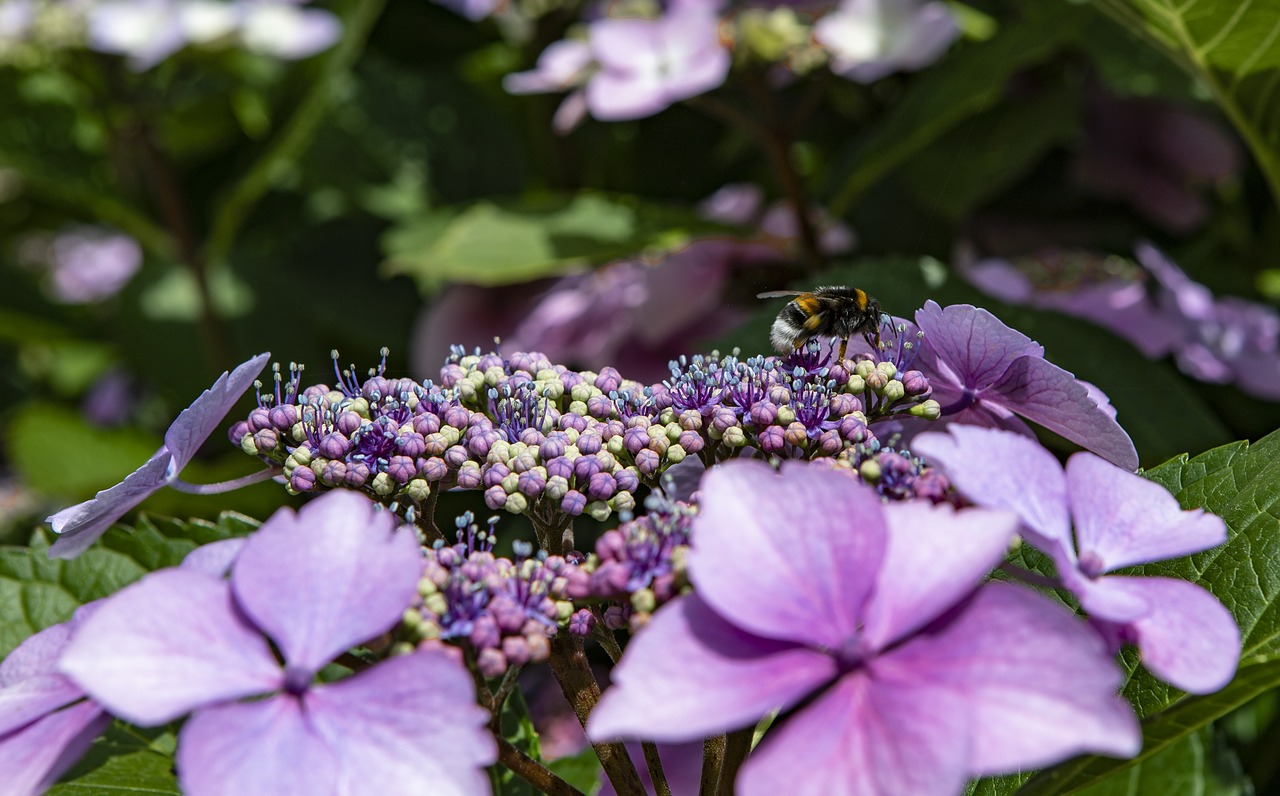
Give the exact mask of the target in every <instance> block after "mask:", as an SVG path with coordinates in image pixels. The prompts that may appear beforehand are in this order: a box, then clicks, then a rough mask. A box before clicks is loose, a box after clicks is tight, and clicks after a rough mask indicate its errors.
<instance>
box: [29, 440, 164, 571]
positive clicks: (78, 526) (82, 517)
mask: <svg viewBox="0 0 1280 796" xmlns="http://www.w3.org/2000/svg"><path fill="white" fill-rule="evenodd" d="M172 463H173V457H172V456H171V455H169V451H168V450H166V449H165V448H161V449H160V450H159V451H157V452H156V454H155V455H154V456H152V457H151V458H150V459H147V461H146V463H145V464H143V465H142V466H141V467H139V468H138V469H136V470H134V471H133V472H132V473H129V475H127V476H125V479H124V480H123V481H121V482H120V483H118V484H116V485H115V486H113V487H111V488H109V489H104V490H102V491H101V492H99V493H98V494H97V495H94V496H93V498H92V499H90V500H86V501H85V502H83V503H79V504H77V505H75V506H72V507H70V508H66V509H63V510H62V511H59V512H58V513H57V514H54V515H53V516H51V517H48V518H47V520H48V522H50V523H51V524H52V525H53V530H54V533H57V534H59V536H58V539H57V540H56V541H55V542H54V543H53V546H52V547H50V548H49V556H50V558H75V557H76V556H78V555H80V554H81V553H83V552H84V551H85V550H88V549H89V546H90V545H92V544H93V543H94V542H96V541H97V540H98V537H99V536H102V534H104V533H106V532H107V529H108V528H110V527H111V526H112V524H113V523H115V522H116V521H117V520H119V519H120V518H121V517H123V516H124V515H125V514H127V513H128V512H129V511H130V510H131V509H133V507H134V506H137V505H138V504H139V503H141V502H142V501H144V500H146V499H147V498H148V497H149V496H150V495H151V493H152V492H155V491H156V490H157V489H159V488H160V487H162V486H164V485H165V484H167V483H169V476H168V473H169V466H170V465H171V464H172Z"/></svg>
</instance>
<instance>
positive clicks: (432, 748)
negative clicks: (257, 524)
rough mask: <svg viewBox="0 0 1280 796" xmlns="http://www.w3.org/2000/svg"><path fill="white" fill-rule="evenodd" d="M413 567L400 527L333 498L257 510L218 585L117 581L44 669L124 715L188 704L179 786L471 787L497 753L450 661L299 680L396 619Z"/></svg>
mask: <svg viewBox="0 0 1280 796" xmlns="http://www.w3.org/2000/svg"><path fill="white" fill-rule="evenodd" d="M421 567H422V556H421V552H420V549H419V547H418V541H417V538H416V536H415V535H414V533H413V531H412V529H410V528H402V529H400V530H396V519H395V517H394V516H393V515H392V514H391V513H390V512H387V511H385V510H382V509H380V508H379V507H377V506H376V505H375V504H373V503H372V502H370V501H369V500H368V499H367V498H364V497H362V496H359V495H356V494H353V493H351V492H332V493H329V494H326V495H324V496H322V497H319V498H317V499H316V500H314V501H312V502H311V503H308V504H307V505H306V506H304V507H303V508H302V509H301V510H300V511H299V512H297V513H296V514H295V513H294V512H293V511H291V510H289V509H281V510H280V511H279V512H277V513H276V514H275V515H273V516H272V517H271V519H269V520H268V521H267V522H266V523H265V524H264V525H263V526H262V528H261V529H259V530H258V532H257V533H255V534H254V535H253V536H251V537H250V538H249V540H248V542H246V543H245V545H244V548H243V550H241V551H240V554H239V557H237V558H236V559H235V563H234V564H233V566H232V572H231V578H230V580H224V579H222V578H219V577H212V576H210V575H208V574H206V573H204V572H201V571H198V570H196V569H182V568H178V569H168V570H162V571H160V572H156V573H153V574H151V575H148V576H146V577H144V578H143V579H142V580H141V581H139V582H138V583H136V584H134V585H132V586H129V587H127V588H126V589H124V590H122V591H121V592H119V593H118V594H117V595H115V596H114V597H112V598H110V599H109V600H107V601H106V602H105V603H104V604H103V606H102V608H101V609H100V610H99V611H98V612H97V613H96V614H94V616H92V617H91V618H90V619H89V620H88V621H86V622H85V624H84V625H83V627H82V628H81V629H80V630H79V632H78V633H77V634H76V635H75V637H74V638H73V639H72V641H71V644H70V646H69V647H68V648H67V651H66V653H65V654H64V655H63V657H62V661H61V670H62V671H63V672H64V673H66V674H67V675H68V676H69V677H70V678H71V679H72V680H74V681H75V682H76V683H77V684H79V685H80V686H82V687H83V688H84V689H85V691H87V692H88V693H89V694H90V695H92V696H93V697H94V698H95V699H96V700H98V701H99V702H100V703H102V704H104V705H106V706H107V708H108V709H109V710H110V711H111V712H112V713H113V714H115V715H118V716H120V717H122V718H124V719H126V720H128V721H130V722H132V723H134V724H138V725H140V726H154V725H157V724H163V723H166V722H169V721H173V720H175V719H177V718H179V717H181V716H183V715H185V714H187V713H191V714H192V716H191V718H190V719H188V720H187V722H186V723H185V724H184V725H183V727H182V731H181V733H180V734H179V737H178V752H177V768H178V775H179V780H180V782H181V784H182V787H183V790H184V792H186V793H190V794H193V796H201V794H216V793H275V794H281V795H282V796H289V794H298V795H299V796H302V795H303V794H305V795H306V796H320V795H322V794H338V793H357V792H377V793H391V794H398V793H402V794H408V793H426V792H430V793H440V794H471V793H478V792H481V791H483V790H485V789H486V788H487V783H488V778H487V776H486V775H485V772H484V770H483V766H485V765H487V764H489V763H492V762H493V761H494V759H495V756H496V754H495V751H496V750H495V748H494V745H493V739H492V738H491V737H490V735H489V733H488V732H487V731H486V729H485V723H486V721H487V719H488V714H487V713H486V712H485V711H483V710H482V709H481V708H480V707H479V706H477V705H476V704H475V688H474V685H473V683H472V680H471V677H470V675H468V674H467V672H466V671H465V669H464V668H463V667H462V666H461V665H459V663H458V662H457V661H455V660H454V659H452V658H451V657H449V656H447V655H443V654H439V653H434V652H415V653H411V654H408V655H402V656H400V657H395V658H391V659H389V660H386V661H383V662H381V663H378V664H376V665H374V666H371V667H369V668H368V669H366V670H364V671H361V672H359V673H357V674H354V675H352V676H350V677H347V678H345V679H342V680H340V681H338V682H335V683H320V682H317V681H316V675H317V674H318V673H319V671H320V669H321V668H323V667H324V666H325V665H327V664H328V663H329V662H330V661H332V660H333V659H334V658H335V657H336V656H338V655H339V654H340V653H342V652H345V651H346V650H348V649H349V648H351V647H352V646H354V645H356V644H359V643H361V642H364V641H367V640H369V639H371V638H374V637H376V636H378V635H380V634H382V633H385V632H386V631H388V630H390V629H391V628H392V627H394V626H395V625H396V624H397V623H398V622H399V621H400V618H401V616H402V614H403V612H404V610H405V609H406V608H408V607H409V605H410V603H411V602H412V601H413V600H414V597H415V594H416V590H417V584H418V579H419V577H420V575H421ZM273 648H274V649H276V650H279V653H280V658H282V659H283V663H282V662H281V661H280V660H279V659H277V657H276V654H275V653H274V652H273ZM263 695H266V696H263ZM246 698H249V699H248V700H247V701H244V700H245V699H246ZM299 761H305V765H302V766H300V765H299Z"/></svg>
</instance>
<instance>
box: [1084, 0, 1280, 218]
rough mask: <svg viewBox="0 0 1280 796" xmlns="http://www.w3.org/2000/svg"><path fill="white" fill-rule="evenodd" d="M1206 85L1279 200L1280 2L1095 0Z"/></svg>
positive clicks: (1098, 4) (1115, 17) (1117, 19)
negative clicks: (1245, 144) (1279, 93)
mask: <svg viewBox="0 0 1280 796" xmlns="http://www.w3.org/2000/svg"><path fill="white" fill-rule="evenodd" d="M1095 3H1096V4H1097V6H1098V7H1099V8H1101V9H1102V10H1103V11H1104V12H1106V13H1107V14H1108V15H1109V16H1111V17H1112V18H1113V19H1115V20H1116V21H1117V22H1119V23H1120V24H1121V25H1123V26H1124V27H1125V28H1127V29H1128V30H1129V31H1130V32H1132V33H1134V34H1137V35H1139V36H1141V37H1143V38H1145V39H1147V40H1148V41H1150V42H1152V43H1154V44H1155V45H1156V46H1157V47H1159V48H1160V49H1162V50H1163V51H1164V52H1165V53H1166V54H1168V55H1169V57H1171V58H1172V59H1173V60H1174V61H1175V62H1176V63H1177V64H1178V65H1179V66H1181V67H1182V68H1183V69H1184V70H1185V71H1186V72H1187V73H1188V74H1190V75H1192V76H1194V77H1196V78H1197V79H1199V80H1200V81H1201V82H1203V83H1204V85H1205V86H1206V87H1207V88H1208V90H1209V93H1210V94H1211V95H1212V96H1213V99H1214V100H1215V101H1216V102H1217V103H1218V105H1219V106H1220V107H1221V108H1222V110H1223V112H1224V113H1226V115H1227V117H1228V118H1229V119H1230V120H1231V122H1232V124H1234V125H1235V127H1236V129H1237V130H1239V131H1240V134H1241V135H1242V136H1243V137H1244V139H1245V141H1246V142H1247V143H1248V144H1249V149H1250V150H1251V151H1252V152H1253V156H1254V158H1256V159H1257V162H1258V165H1259V167H1261V169H1262V172H1263V173H1264V174H1265V175H1266V177H1267V181H1268V183H1269V184H1270V186H1271V193H1272V195H1273V197H1274V198H1275V199H1276V201H1277V202H1280V102H1277V101H1276V98H1277V91H1278V90H1280V6H1278V5H1276V4H1275V3H1273V2H1267V0H1095Z"/></svg>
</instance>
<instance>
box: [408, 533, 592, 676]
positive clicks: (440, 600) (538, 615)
mask: <svg viewBox="0 0 1280 796" xmlns="http://www.w3.org/2000/svg"><path fill="white" fill-rule="evenodd" d="M496 522H497V518H496V517H495V518H490V520H489V530H488V531H487V532H486V531H484V530H481V529H480V528H479V526H478V525H476V524H475V522H474V517H473V516H472V514H471V513H470V512H468V513H466V514H464V515H462V516H461V517H459V518H458V520H457V525H458V531H457V539H458V541H457V543H456V544H453V545H445V544H444V542H443V541H437V542H436V543H435V546H434V547H432V548H431V549H430V550H428V551H427V553H426V563H425V565H424V567H423V575H422V579H421V580H420V581H419V583H418V593H419V595H421V597H422V604H421V606H420V607H414V608H411V609H410V610H408V611H406V612H405V616H404V625H405V627H406V628H407V629H408V630H409V632H410V633H411V634H412V635H413V637H414V638H415V640H416V641H418V642H419V646H420V647H422V648H430V647H435V646H438V644H439V642H444V641H450V642H454V643H465V644H466V645H468V646H469V649H470V651H471V652H472V654H474V656H475V662H476V667H477V668H478V669H479V670H480V672H481V673H482V674H484V675H485V676H487V677H498V676H500V675H502V673H503V672H505V671H506V670H507V669H508V667H511V666H516V667H519V666H524V665H525V664H526V663H540V662H542V661H545V660H546V659H547V655H548V654H549V653H550V643H549V641H548V639H549V638H550V637H551V636H554V635H555V634H556V632H557V629H558V627H559V624H560V622H562V621H564V620H567V619H568V618H569V615H570V614H571V613H572V612H573V607H572V604H571V603H570V602H569V601H568V595H567V588H566V587H567V583H568V581H567V576H568V575H570V574H571V573H572V571H573V565H572V564H570V563H568V562H567V561H566V560H565V559H564V558H562V557H560V556H548V555H547V554H546V552H545V551H538V555H536V556H535V555H533V550H532V548H531V546H530V545H529V544H528V543H527V542H520V541H517V542H516V543H515V557H514V558H503V557H499V556H495V555H494V554H493V544H494V541H495V537H494V534H493V526H494V524H495V523H496Z"/></svg>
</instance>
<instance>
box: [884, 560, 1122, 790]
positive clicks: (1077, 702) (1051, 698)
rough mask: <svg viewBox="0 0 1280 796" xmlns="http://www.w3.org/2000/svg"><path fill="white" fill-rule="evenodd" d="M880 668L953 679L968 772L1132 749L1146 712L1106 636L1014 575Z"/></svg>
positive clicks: (889, 674) (911, 678)
mask: <svg viewBox="0 0 1280 796" xmlns="http://www.w3.org/2000/svg"><path fill="white" fill-rule="evenodd" d="M875 668H876V671H877V673H878V674H879V675H880V676H882V677H884V678H895V679H897V678H900V679H902V680H903V681H904V682H920V681H924V682H931V683H936V684H938V685H940V686H944V687H946V688H948V689H950V690H952V692H953V693H954V694H955V695H956V696H957V697H959V698H961V699H962V700H963V701H964V702H965V703H966V704H967V706H968V710H969V711H970V717H971V721H972V723H971V726H970V728H969V731H970V733H971V740H972V747H971V750H970V758H969V764H968V772H969V773H970V774H974V775H986V774H998V773H1003V772H1009V771H1015V770H1019V769H1028V768H1039V767H1041V766H1045V765H1048V764H1050V763H1053V762H1055V761H1058V760H1062V759H1065V758H1067V757H1070V756H1072V755H1075V754H1080V753H1083V752H1093V753H1100V754H1110V755H1117V756H1130V755H1134V754H1137V752H1138V750H1139V749H1140V748H1141V745H1142V738H1141V733H1140V731H1139V727H1138V721H1137V718H1136V717H1135V716H1134V715H1133V710H1132V709H1131V708H1130V707H1129V705H1128V703H1126V702H1125V701H1124V700H1122V699H1121V698H1120V697H1118V696H1116V688H1117V686H1119V684H1120V679H1121V673H1120V670H1119V668H1118V667H1117V666H1116V664H1115V661H1114V660H1112V658H1111V656H1110V654H1109V653H1108V651H1107V649H1106V645H1105V644H1104V643H1103V641H1102V638H1101V636H1099V635H1098V634H1097V633H1095V632H1094V631H1093V630H1092V629H1090V628H1089V626H1088V625H1086V624H1085V623H1083V622H1081V621H1080V620H1079V619H1077V618H1076V617H1075V616H1073V615H1072V614H1071V612H1070V611H1068V610H1067V609H1066V608H1064V607H1063V606H1061V605H1059V604H1057V603H1054V602H1052V601H1050V600H1048V599H1047V598H1044V597H1041V596H1039V595H1037V594H1035V593H1034V592H1032V591H1030V590H1027V589H1023V588H1020V587H1017V586H1012V585H1009V584H1006V583H991V584H990V585H988V586H985V587H983V588H982V590H980V591H979V592H978V593H977V595H976V596H975V597H974V599H973V601H972V602H971V603H969V604H968V605H967V606H966V607H965V608H964V610H963V611H962V612H961V613H960V614H959V615H958V616H957V617H956V618H955V620H954V621H953V622H952V623H951V624H950V625H948V626H947V627H946V628H945V629H944V630H942V631H941V632H939V633H938V634H936V635H920V636H916V637H915V638H914V639H913V640H912V641H910V642H908V643H907V644H905V645H903V646H902V647H900V648H898V649H897V650H895V651H894V652H892V653H890V654H889V655H886V656H883V657H881V658H878V659H876V662H875Z"/></svg>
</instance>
